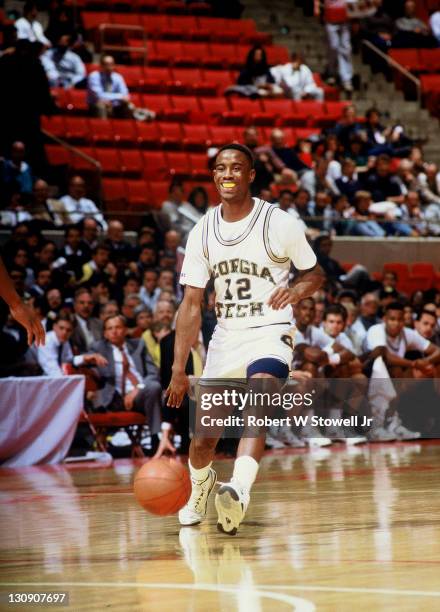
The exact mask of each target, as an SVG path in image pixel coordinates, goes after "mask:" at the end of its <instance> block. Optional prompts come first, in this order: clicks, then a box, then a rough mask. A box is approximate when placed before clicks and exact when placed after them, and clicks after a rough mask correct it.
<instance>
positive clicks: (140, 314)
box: [131, 306, 153, 338]
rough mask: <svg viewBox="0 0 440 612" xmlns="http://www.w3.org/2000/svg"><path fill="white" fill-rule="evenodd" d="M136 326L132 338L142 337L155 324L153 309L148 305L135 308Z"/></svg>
mask: <svg viewBox="0 0 440 612" xmlns="http://www.w3.org/2000/svg"><path fill="white" fill-rule="evenodd" d="M135 315H136V327H135V329H134V331H133V333H132V336H131V337H132V338H141V337H142V335H143V334H144V333H145V332H146V331H147V329H151V326H152V324H153V311H152V310H151V308H148V306H138V307H137V308H136V310H135Z"/></svg>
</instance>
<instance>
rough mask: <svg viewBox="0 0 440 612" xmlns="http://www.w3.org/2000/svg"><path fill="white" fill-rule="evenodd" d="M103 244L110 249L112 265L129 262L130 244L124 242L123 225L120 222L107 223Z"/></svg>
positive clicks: (113, 220) (131, 250)
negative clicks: (123, 261)
mask: <svg viewBox="0 0 440 612" xmlns="http://www.w3.org/2000/svg"><path fill="white" fill-rule="evenodd" d="M104 243H105V244H106V245H107V246H108V247H109V248H110V260H111V261H112V262H113V263H117V262H118V261H120V260H130V258H131V255H132V252H133V249H132V248H131V245H130V243H129V242H127V241H126V240H124V225H123V223H122V222H121V221H117V220H116V219H112V220H111V221H110V222H109V224H108V228H107V238H106V239H105V242H104Z"/></svg>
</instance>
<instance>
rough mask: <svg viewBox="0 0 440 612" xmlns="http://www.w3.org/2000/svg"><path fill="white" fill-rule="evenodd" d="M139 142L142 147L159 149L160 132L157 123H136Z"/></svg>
mask: <svg viewBox="0 0 440 612" xmlns="http://www.w3.org/2000/svg"><path fill="white" fill-rule="evenodd" d="M136 130H137V142H138V144H139V145H141V146H142V147H147V148H153V149H157V148H158V146H159V141H160V130H159V126H158V124H157V123H155V122H152V123H141V122H137V123H136Z"/></svg>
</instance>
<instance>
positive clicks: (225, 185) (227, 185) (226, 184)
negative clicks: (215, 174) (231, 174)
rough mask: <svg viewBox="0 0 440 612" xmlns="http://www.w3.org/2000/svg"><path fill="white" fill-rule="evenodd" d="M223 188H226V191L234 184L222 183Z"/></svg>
mask: <svg viewBox="0 0 440 612" xmlns="http://www.w3.org/2000/svg"><path fill="white" fill-rule="evenodd" d="M223 187H226V189H228V188H229V187H235V183H223Z"/></svg>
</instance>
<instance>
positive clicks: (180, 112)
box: [166, 96, 200, 121]
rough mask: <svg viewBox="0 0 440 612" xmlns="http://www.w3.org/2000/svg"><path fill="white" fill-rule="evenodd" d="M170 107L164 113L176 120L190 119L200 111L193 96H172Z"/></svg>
mask: <svg viewBox="0 0 440 612" xmlns="http://www.w3.org/2000/svg"><path fill="white" fill-rule="evenodd" d="M171 102H172V106H173V108H172V109H169V110H168V111H167V113H166V115H167V117H168V118H169V119H172V120H176V121H179V120H181V121H185V120H189V121H191V120H192V119H193V118H194V117H197V116H198V114H199V112H200V107H199V103H198V101H197V98H196V97H195V96H172V98H171Z"/></svg>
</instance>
